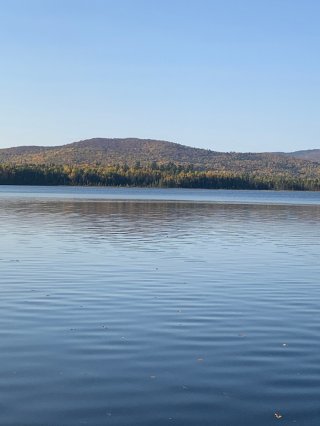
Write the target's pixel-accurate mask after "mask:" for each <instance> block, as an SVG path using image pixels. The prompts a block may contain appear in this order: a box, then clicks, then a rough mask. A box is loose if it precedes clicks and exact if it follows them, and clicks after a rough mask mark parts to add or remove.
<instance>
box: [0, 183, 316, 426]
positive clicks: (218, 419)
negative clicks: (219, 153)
mask: <svg viewBox="0 0 320 426" xmlns="http://www.w3.org/2000/svg"><path fill="white" fill-rule="evenodd" d="M128 200H129V201H128ZM150 200H152V201H150ZM175 200H178V201H175ZM319 220H320V194H319V193H290V192H255V191H244V192H242V191H238V192H235V191H189V190H155V189H154V190H143V189H133V190H131V189H101V188H100V189H96V188H89V189H88V188H28V187H0V235H1V240H0V424H1V425H5V426H12V425H14V426H29V425H30V426H38V425H39V426H57V425H58V426H60V425H61V426H64V425H65V426H73V425H92V426H100V425H110V426H113V425H115V426H119V425H121V426H130V425H137V426H147V425H148V426H149V425H155V426H157V425H159V426H160V425H161V426H162V425H171V424H172V425H179V426H191V425H192V426H198V425H200V426H202V425H204V426H206V425H210V426H211V425H223V426H225V425H232V426H233V425H237V426H238V425H245V426H247V425H249V426H250V425H255V426H256V425H262V426H263V425H272V424H276V423H278V422H280V423H281V424H284V425H291V424H296V425H308V426H309V425H319V419H320V407H319V399H320V338H319V337H320V283H319V276H320V261H319V258H320V256H319V255H320V227H319ZM275 413H277V414H278V415H279V416H280V415H281V416H282V418H281V419H277V418H276V417H275Z"/></svg>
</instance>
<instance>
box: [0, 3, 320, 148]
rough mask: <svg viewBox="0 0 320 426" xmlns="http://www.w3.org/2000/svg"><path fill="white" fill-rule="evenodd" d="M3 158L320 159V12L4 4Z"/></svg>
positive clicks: (294, 6)
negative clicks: (43, 150)
mask: <svg viewBox="0 0 320 426" xmlns="http://www.w3.org/2000/svg"><path fill="white" fill-rule="evenodd" d="M0 10H1V12H0V53H1V79H0V147H8V146H15V145H29V144H34V145H60V144H64V143H69V142H72V141H76V140H79V139H85V138H90V137H96V136H100V137H127V136H134V137H141V138H145V137H146V138H155V139H166V140H171V141H174V142H179V143H184V144H186V145H192V146H198V147H205V148H211V149H214V150H219V151H273V150H284V151H290V150H297V149H306V148H316V147H318V148H320V25H319V16H320V1H319V0H313V1H312V0H219V1H215V0H211V1H210V0H208V1H206V0H193V1H188V0H170V1H169V0H161V1H160V0H109V1H108V0H101V1H100V0H85V1H84V0H63V1H60V0H28V1H26V0H20V1H17V0H0Z"/></svg>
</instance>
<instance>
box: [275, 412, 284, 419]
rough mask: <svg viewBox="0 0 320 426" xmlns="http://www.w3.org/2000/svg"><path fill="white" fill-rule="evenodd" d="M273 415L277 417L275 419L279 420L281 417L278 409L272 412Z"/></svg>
mask: <svg viewBox="0 0 320 426" xmlns="http://www.w3.org/2000/svg"><path fill="white" fill-rule="evenodd" d="M274 417H275V418H276V419H277V420H280V419H282V417H283V416H282V414H281V413H279V412H278V411H276V412H275V413H274Z"/></svg>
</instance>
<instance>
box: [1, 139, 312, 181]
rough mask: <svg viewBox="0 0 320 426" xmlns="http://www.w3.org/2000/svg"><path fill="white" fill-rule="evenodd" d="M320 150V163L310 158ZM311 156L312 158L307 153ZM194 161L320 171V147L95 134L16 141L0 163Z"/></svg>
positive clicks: (220, 167)
mask: <svg viewBox="0 0 320 426" xmlns="http://www.w3.org/2000/svg"><path fill="white" fill-rule="evenodd" d="M318 151H319V160H318V161H319V162H318V161H316V160H314V159H313V160H311V159H310V158H311V157H312V154H311V153H312V152H313V153H314V155H315V158H318V157H317V156H316V154H318ZM308 155H309V157H308V158H307V156H308ZM152 162H157V163H160V164H166V163H170V162H172V163H175V164H179V165H187V164H192V165H193V167H194V168H195V169H198V170H215V171H229V172H234V173H235V172H241V173H254V174H259V175H262V174H270V173H277V174H286V175H290V176H298V177H299V176H303V177H318V176H320V150H317V149H315V150H305V151H295V152H293V153H284V152H279V153H273V152H264V153H254V152H246V153H241V152H220V151H213V150H208V149H203V148H195V147H190V146H187V145H182V144H179V143H175V142H169V141H164V140H155V139H140V138H133V137H130V138H101V137H96V138H91V139H84V140H80V141H76V142H72V143H69V144H64V145H59V146H48V147H47V146H37V145H32V146H17V147H11V148H4V149H0V164H16V165H23V164H33V165H59V166H61V165H70V166H103V167H106V166H111V165H115V164H120V165H124V164H128V165H129V166H132V165H134V164H136V163H139V164H141V165H148V164H150V163H152Z"/></svg>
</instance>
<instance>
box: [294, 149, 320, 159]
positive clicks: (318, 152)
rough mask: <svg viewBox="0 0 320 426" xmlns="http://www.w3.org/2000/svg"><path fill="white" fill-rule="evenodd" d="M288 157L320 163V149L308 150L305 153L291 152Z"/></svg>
mask: <svg viewBox="0 0 320 426" xmlns="http://www.w3.org/2000/svg"><path fill="white" fill-rule="evenodd" d="M286 155H289V156H290V157H295V158H300V159H302V160H309V161H315V162H320V149H306V150H303V151H294V152H289V153H287V154H286Z"/></svg>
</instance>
